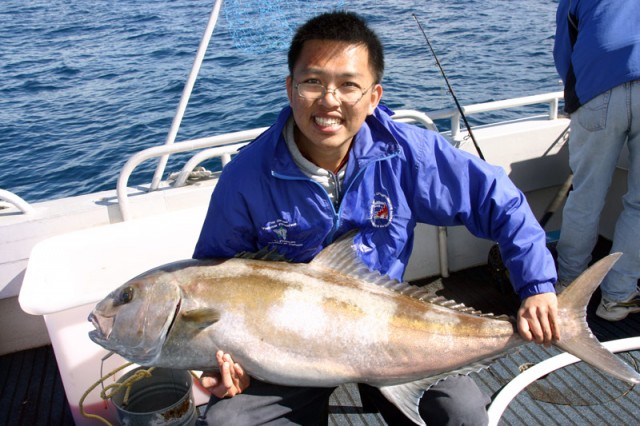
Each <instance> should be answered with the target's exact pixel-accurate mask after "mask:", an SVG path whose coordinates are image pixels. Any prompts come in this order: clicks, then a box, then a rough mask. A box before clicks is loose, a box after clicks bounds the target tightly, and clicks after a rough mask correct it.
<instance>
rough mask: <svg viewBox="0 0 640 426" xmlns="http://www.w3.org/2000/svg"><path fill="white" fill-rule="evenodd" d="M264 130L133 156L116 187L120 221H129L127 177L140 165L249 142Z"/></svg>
mask: <svg viewBox="0 0 640 426" xmlns="http://www.w3.org/2000/svg"><path fill="white" fill-rule="evenodd" d="M265 129H266V127H264V128H262V129H253V130H243V131H240V132H234V133H227V134H224V135H218V136H211V137H207V138H200V139H193V140H189V141H184V142H176V143H174V144H171V145H161V146H155V147H151V148H147V149H145V150H143V151H140V152H138V153H136V154H134V155H133V156H131V157H130V158H129V160H128V161H127V162H126V163H125V165H124V166H123V167H122V170H121V171H120V175H119V176H118V184H117V186H116V194H117V197H118V204H119V207H120V213H121V215H122V220H124V221H127V220H129V219H131V214H130V211H129V198H128V194H127V183H128V182H129V177H130V176H131V174H132V173H133V170H134V169H135V168H136V167H137V166H138V165H139V164H140V163H142V162H144V161H146V160H148V159H150V158H154V157H161V156H163V155H168V154H176V153H179V152H186V151H194V150H199V149H203V148H210V147H213V146H222V145H230V144H234V143H237V142H241V141H246V140H251V139H254V138H255V137H256V136H257V135H259V134H260V133H261V132H263V131H264V130H265Z"/></svg>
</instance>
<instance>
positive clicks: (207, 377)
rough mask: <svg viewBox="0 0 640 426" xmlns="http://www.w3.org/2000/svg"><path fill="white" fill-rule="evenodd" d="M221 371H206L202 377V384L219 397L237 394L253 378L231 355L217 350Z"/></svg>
mask: <svg viewBox="0 0 640 426" xmlns="http://www.w3.org/2000/svg"><path fill="white" fill-rule="evenodd" d="M216 359H217V360H218V368H219V371H215V372H205V373H203V374H202V377H201V378H200V383H202V386H204V387H205V388H207V390H208V391H209V392H211V394H212V395H214V396H216V397H218V398H226V397H232V396H236V395H238V394H239V393H242V391H244V390H245V389H246V388H248V387H249V383H250V381H251V378H250V377H249V375H248V374H245V373H244V370H243V369H242V367H240V365H239V364H237V363H234V362H233V359H231V355H229V354H226V353H224V352H222V351H218V352H216Z"/></svg>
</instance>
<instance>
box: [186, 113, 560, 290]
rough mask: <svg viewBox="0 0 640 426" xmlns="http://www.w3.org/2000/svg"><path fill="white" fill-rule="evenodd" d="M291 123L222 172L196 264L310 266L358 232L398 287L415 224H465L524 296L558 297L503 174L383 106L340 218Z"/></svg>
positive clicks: (355, 148)
mask: <svg viewBox="0 0 640 426" xmlns="http://www.w3.org/2000/svg"><path fill="white" fill-rule="evenodd" d="M290 116H291V109H290V108H289V107H286V108H285V109H284V110H283V111H282V112H281V113H280V116H279V117H278V120H277V122H276V123H275V124H274V125H273V126H271V127H270V128H269V129H268V130H267V131H265V132H264V133H263V134H262V135H260V136H259V137H258V138H257V139H256V140H255V141H253V142H252V143H251V144H249V145H247V146H246V147H245V148H244V149H242V150H241V151H240V152H239V153H238V155H237V156H235V157H234V159H233V160H232V161H231V162H230V163H229V164H228V165H227V166H226V167H225V168H224V170H223V171H222V174H221V176H220V180H219V182H218V184H217V185H216V187H215V190H214V192H213V195H212V197H211V203H210V205H209V211H208V213H207V217H206V219H205V222H204V225H203V228H202V232H201V234H200V238H199V240H198V243H197V245H196V249H195V252H194V255H193V257H194V258H210V257H232V256H234V255H236V254H237V253H239V252H255V251H258V250H260V249H262V248H265V247H269V248H276V249H277V250H278V252H279V253H280V254H282V255H284V256H285V258H287V259H288V260H290V261H292V262H308V261H310V260H311V259H312V258H313V257H314V256H315V255H316V254H317V253H318V252H319V251H320V250H321V249H322V248H323V247H325V246H327V245H328V244H330V243H331V242H332V241H334V240H335V239H336V238H338V237H340V236H341V235H343V234H344V233H346V232H347V231H349V230H352V229H354V228H357V229H359V230H360V233H359V235H358V237H356V246H357V247H358V254H359V256H360V257H361V258H362V260H364V262H365V263H366V264H367V265H368V266H369V268H371V269H375V270H378V271H380V272H381V273H383V274H388V275H389V276H391V277H392V278H396V279H398V280H401V279H402V276H403V274H404V270H405V267H406V265H407V262H408V260H409V256H410V255H411V250H412V247H413V236H414V227H415V225H416V223H417V222H422V223H427V224H431V225H442V226H455V225H465V226H466V227H467V228H468V229H469V230H470V231H471V232H472V233H473V234H475V235H477V236H479V237H483V238H488V239H491V240H494V241H498V242H499V243H500V249H501V251H502V255H503V259H507V261H506V262H505V264H506V265H507V267H508V268H509V270H510V274H511V280H512V282H513V284H514V287H515V289H516V290H517V291H518V293H519V295H520V297H522V298H524V297H528V296H530V295H532V294H538V293H544V292H552V291H554V290H553V283H554V282H555V280H556V272H555V266H554V262H553V259H552V257H551V255H550V253H549V251H548V250H547V248H546V244H545V234H544V232H543V231H542V229H541V228H540V226H539V224H538V222H537V221H536V219H535V217H534V216H533V214H532V213H531V211H530V208H529V206H528V204H527V203H526V201H525V198H524V196H523V194H522V193H521V192H520V191H519V190H518V189H517V188H516V187H515V186H514V185H513V183H512V182H511V181H510V180H509V178H508V177H507V176H506V174H505V173H504V171H503V170H502V169H501V168H498V167H494V166H491V165H489V164H487V163H486V162H484V161H482V160H480V159H478V158H477V157H474V156H472V155H469V154H467V153H465V152H464V151H461V150H458V149H456V148H454V147H452V146H451V145H450V144H449V143H448V141H447V140H446V139H444V138H443V137H442V136H440V135H439V134H437V133H435V132H432V131H429V130H425V129H422V128H419V127H417V126H413V125H409V124H403V123H398V122H395V121H393V120H392V119H391V117H390V116H389V115H388V113H387V110H386V108H383V107H378V108H377V109H376V111H375V113H374V115H371V116H369V117H368V118H367V119H366V121H365V123H364V125H363V126H362V128H361V129H360V131H359V132H358V133H357V135H356V136H355V141H354V143H353V144H352V148H351V151H350V154H349V161H348V163H347V170H346V175H345V180H344V188H345V189H344V196H343V198H342V200H341V202H340V206H339V209H338V210H337V211H336V209H335V208H334V205H333V203H332V202H331V200H330V199H329V196H328V194H327V193H326V191H325V190H324V188H323V187H322V186H320V185H319V184H318V183H316V182H314V181H312V180H310V179H309V178H307V177H306V176H305V175H304V174H303V173H302V172H301V171H300V169H299V168H298V167H297V166H296V164H295V163H294V161H293V159H292V157H291V155H290V153H289V150H288V148H287V146H286V143H285V141H284V137H283V136H282V129H283V127H284V125H285V123H286V122H287V119H288V118H289V117H290Z"/></svg>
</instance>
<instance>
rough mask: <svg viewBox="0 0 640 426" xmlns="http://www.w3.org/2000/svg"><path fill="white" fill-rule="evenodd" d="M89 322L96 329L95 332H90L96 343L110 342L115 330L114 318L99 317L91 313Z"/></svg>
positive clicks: (90, 336)
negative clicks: (112, 331) (112, 332)
mask: <svg viewBox="0 0 640 426" xmlns="http://www.w3.org/2000/svg"><path fill="white" fill-rule="evenodd" d="M87 320H88V321H89V322H91V324H93V326H94V327H95V330H92V331H90V332H89V338H90V339H91V340H93V341H94V342H96V343H101V342H105V341H107V340H109V336H110V335H111V330H113V322H114V320H115V318H114V317H102V316H97V315H96V314H95V313H94V312H91V313H90V314H89V318H87Z"/></svg>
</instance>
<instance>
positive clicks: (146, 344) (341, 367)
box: [89, 238, 640, 424]
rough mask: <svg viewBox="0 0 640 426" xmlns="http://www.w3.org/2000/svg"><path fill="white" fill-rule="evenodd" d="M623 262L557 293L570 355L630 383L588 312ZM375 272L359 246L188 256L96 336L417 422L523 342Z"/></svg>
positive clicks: (110, 308) (120, 302) (126, 348)
mask: <svg viewBox="0 0 640 426" xmlns="http://www.w3.org/2000/svg"><path fill="white" fill-rule="evenodd" d="M616 256H618V255H610V256H608V257H606V258H604V259H603V260H601V261H600V262H599V263H597V264H596V265H594V266H593V267H592V268H591V269H589V270H588V271H586V272H585V273H584V274H583V275H582V276H580V277H579V278H578V279H577V280H576V281H575V282H574V283H573V284H572V285H571V286H570V287H569V288H568V289H567V290H565V291H564V292H563V293H562V294H561V295H560V296H559V299H558V301H559V322H560V326H561V330H562V340H561V341H560V342H558V343H557V346H559V347H560V348H561V349H563V350H565V351H567V352H569V353H572V354H573V355H575V356H577V357H578V358H581V359H582V360H584V361H586V362H588V363H590V364H592V365H593V366H595V367H597V368H599V369H601V370H603V371H605V372H607V373H609V374H611V375H613V376H615V377H618V378H620V379H622V380H625V381H627V382H630V383H640V375H639V374H638V373H637V372H636V371H635V370H634V369H632V368H631V367H629V366H628V365H627V364H625V363H624V362H622V361H621V360H620V359H619V358H617V357H616V356H614V355H613V354H612V353H611V352H609V351H608V350H607V349H605V348H604V347H603V346H602V345H601V344H600V343H599V342H598V341H597V339H596V338H595V337H593V335H592V334H591V331H590V330H589V327H588V325H587V322H586V304H587V302H588V301H589V298H590V296H591V294H592V292H593V291H594V290H595V288H596V287H597V286H598V285H599V283H600V281H601V280H602V278H603V277H604V275H605V274H606V273H607V271H608V270H609V268H610V267H611V265H613V263H614V262H615V260H616V259H617V257H616ZM431 297H432V295H430V294H429V293H427V292H425V291H424V290H422V289H420V288H418V287H415V286H411V285H409V284H406V283H399V282H397V281H393V280H390V279H388V278H387V277H384V276H381V275H380V274H378V273H375V272H370V271H369V270H368V269H367V267H366V266H365V265H364V264H363V263H361V261H360V260H359V259H358V257H357V255H356V254H355V250H354V246H353V245H352V241H351V239H350V238H344V239H342V240H340V241H338V242H336V243H335V244H333V245H331V246H329V247H327V248H326V249H325V250H323V251H322V252H321V253H320V254H319V255H318V256H317V257H316V258H315V259H314V260H313V261H312V262H311V263H309V264H291V263H286V262H279V261H265V260H255V259H246V258H233V259H226V260H205V261H203V260H200V261H198V260H187V261H180V262H175V263H171V264H168V265H164V266H161V267H158V268H155V269H152V270H150V271H148V272H145V273H143V274H141V275H140V276H138V277H136V278H134V279H132V280H131V281H129V282H127V283H126V284H124V285H123V286H121V287H120V288H118V289H116V290H115V291H113V292H112V293H111V294H109V295H108V296H107V297H106V298H105V299H104V300H103V301H101V302H100V303H98V304H97V305H96V307H95V309H94V311H93V312H92V313H91V315H90V316H89V320H90V321H92V322H93V324H94V326H95V328H96V330H93V331H91V332H90V334H89V335H90V337H91V339H92V340H93V341H94V342H96V343H98V344H99V345H101V346H103V347H105V348H106V349H108V350H112V351H115V352H117V353H119V354H120V355H122V356H124V357H125V358H127V359H129V360H131V361H134V362H136V363H138V364H141V365H145V366H163V367H170V368H178V369H194V370H207V369H211V368H212V367H213V366H215V365H217V362H216V360H215V353H216V351H217V350H218V349H221V350H224V351H225V352H228V353H230V354H232V356H233V358H234V360H235V361H237V362H238V363H239V364H240V365H242V366H243V368H244V369H245V371H246V372H248V373H249V374H250V375H251V376H253V377H256V378H259V379H261V380H264V381H268V382H272V383H278V384H283V385H291V386H319V387H331V386H337V385H340V384H342V383H348V382H358V383H368V384H371V385H374V386H377V387H379V388H380V389H381V391H382V392H383V394H384V395H385V396H386V397H387V398H388V399H389V400H390V401H392V402H393V403H394V404H395V405H397V406H398V407H399V408H400V409H401V410H402V411H403V412H404V413H405V414H406V415H407V416H409V417H410V418H411V419H412V420H413V421H415V422H416V423H418V424H424V422H423V421H422V419H421V418H420V416H419V414H418V401H419V399H420V397H421V396H422V393H423V391H424V389H427V388H428V387H429V386H431V385H432V384H433V383H435V382H436V381H438V380H441V379H442V378H444V377H446V376H448V375H451V374H467V373H469V372H470V371H475V370H478V368H479V367H480V366H481V365H486V363H488V362H490V361H491V360H493V359H495V358H496V357H497V356H500V355H503V354H504V353H505V352H507V351H508V350H509V349H511V348H514V347H516V346H519V345H522V344H524V343H525V341H524V340H523V339H521V338H520V336H519V335H518V333H517V331H516V326H515V323H514V321H513V320H512V319H507V318H497V317H492V316H483V315H477V314H475V313H473V312H469V310H468V309H461V308H459V307H455V306H452V305H451V304H450V303H445V302H440V301H438V300H431Z"/></svg>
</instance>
